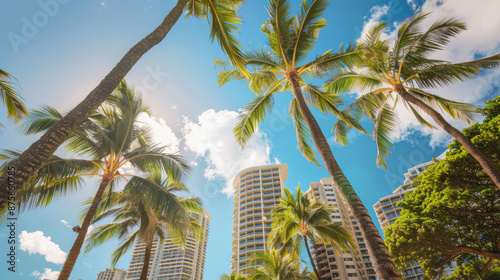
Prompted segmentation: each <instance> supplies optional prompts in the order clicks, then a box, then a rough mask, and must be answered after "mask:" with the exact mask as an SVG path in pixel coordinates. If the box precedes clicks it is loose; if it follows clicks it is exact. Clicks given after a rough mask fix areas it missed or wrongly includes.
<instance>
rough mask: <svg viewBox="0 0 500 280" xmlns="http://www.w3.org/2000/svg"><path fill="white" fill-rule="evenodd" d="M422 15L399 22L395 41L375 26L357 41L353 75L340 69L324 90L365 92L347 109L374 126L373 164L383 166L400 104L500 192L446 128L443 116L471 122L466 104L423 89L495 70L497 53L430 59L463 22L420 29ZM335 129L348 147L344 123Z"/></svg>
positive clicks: (496, 178)
mask: <svg viewBox="0 0 500 280" xmlns="http://www.w3.org/2000/svg"><path fill="white" fill-rule="evenodd" d="M426 16H427V14H420V15H418V16H416V17H414V18H413V19H411V20H409V21H406V22H404V23H403V24H402V25H401V27H400V28H399V30H398V34H397V37H396V39H395V41H394V42H389V41H387V40H382V39H381V38H380V36H381V35H382V34H383V32H384V31H385V30H386V28H387V23H385V22H382V23H380V24H378V25H376V26H375V27H374V28H373V29H371V31H370V32H368V33H367V35H366V36H365V38H363V41H362V42H361V43H360V49H361V50H362V57H363V59H361V60H359V64H357V65H356V66H357V68H356V71H345V72H343V73H339V74H337V75H335V76H333V77H332V78H331V79H329V80H328V81H327V82H326V84H325V90H327V91H329V92H331V93H337V94H339V93H341V92H344V91H350V92H353V91H358V92H360V93H364V95H362V96H361V97H360V98H358V99H357V100H356V101H355V102H353V103H352V104H351V105H350V106H349V107H348V108H347V110H346V112H349V113H350V114H353V115H358V116H361V115H362V114H364V115H366V116H368V117H369V118H370V119H371V120H372V121H373V122H374V123H375V127H374V130H373V138H374V140H375V141H376V143H377V148H378V156H377V164H378V165H381V166H384V167H387V163H386V157H387V156H388V155H389V149H390V148H392V145H391V139H390V136H389V135H390V132H391V130H393V129H394V128H395V122H396V118H397V117H396V114H395V112H394V108H395V106H393V105H395V103H397V102H398V101H401V102H402V103H403V104H404V105H405V107H406V108H407V109H408V110H410V111H411V113H412V114H413V115H414V116H415V117H416V119H417V120H418V121H419V122H420V123H421V124H422V125H425V126H427V127H430V128H434V129H437V128H436V127H434V126H433V125H432V124H430V123H429V122H427V121H426V120H425V119H424V118H423V117H422V116H421V115H420V113H419V112H420V111H423V112H424V113H426V114H427V115H428V116H430V117H431V118H432V119H433V120H434V121H435V122H436V123H437V124H438V125H439V126H440V127H441V128H442V129H444V130H445V131H446V132H448V133H449V134H450V135H451V136H453V137H454V138H455V139H457V141H459V142H460V143H461V144H462V145H463V146H464V147H465V148H466V149H467V151H468V152H469V153H470V154H471V155H472V156H473V157H474V158H475V159H476V160H477V161H478V162H479V163H480V164H481V166H482V167H483V169H484V170H485V171H486V173H487V174H488V175H489V176H490V178H491V179H492V180H493V182H494V183H495V184H496V185H497V187H499V188H500V170H499V169H498V161H497V164H495V163H494V162H493V161H492V160H491V159H489V158H488V157H486V155H485V154H484V153H483V152H482V151H481V150H479V149H478V148H477V147H476V146H475V145H474V144H473V143H472V142H471V141H470V139H468V138H467V137H466V136H464V135H463V134H462V132H461V131H460V130H458V129H456V128H454V127H453V126H451V125H450V124H449V123H448V122H447V121H446V120H445V119H444V118H443V113H447V114H448V115H450V116H451V117H453V118H454V119H461V120H465V121H467V122H469V123H470V121H471V117H472V115H473V113H474V108H472V107H471V106H469V105H468V104H464V103H460V102H456V101H453V100H448V99H445V98H443V97H441V96H439V95H436V94H432V93H430V92H429V91H428V90H429V89H435V88H439V87H442V86H445V85H450V84H452V83H453V82H456V81H464V80H467V79H470V78H473V77H475V76H477V75H478V74H479V73H480V72H481V70H482V69H485V68H496V67H498V66H499V61H500V55H495V56H492V57H488V58H484V59H480V60H475V61H470V62H464V63H450V62H448V61H443V60H437V59H433V58H431V57H430V56H431V55H432V54H434V52H436V51H438V50H442V49H443V48H444V47H445V46H446V45H447V44H448V42H449V41H450V39H452V38H453V37H454V36H456V35H458V34H459V33H460V32H461V31H462V30H464V29H465V24H464V23H463V22H461V21H459V20H457V19H454V18H447V19H441V20H438V21H436V22H434V24H432V25H431V26H430V27H429V28H428V29H427V30H422V29H421V24H422V21H423V20H424V19H425V18H426ZM335 128H336V130H337V132H338V134H339V136H336V139H337V140H338V141H339V142H341V143H343V144H347V139H345V137H341V136H340V135H342V134H343V135H345V132H346V130H347V129H348V128H349V124H345V123H344V122H343V121H342V120H340V121H339V122H338V123H337V124H336V125H335Z"/></svg>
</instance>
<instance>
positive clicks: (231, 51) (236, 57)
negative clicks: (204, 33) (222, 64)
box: [186, 0, 248, 77]
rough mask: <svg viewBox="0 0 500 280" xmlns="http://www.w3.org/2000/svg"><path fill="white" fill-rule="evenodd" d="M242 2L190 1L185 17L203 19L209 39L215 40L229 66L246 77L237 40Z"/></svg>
mask: <svg viewBox="0 0 500 280" xmlns="http://www.w3.org/2000/svg"><path fill="white" fill-rule="evenodd" d="M242 2H244V0H229V1H227V0H190V1H189V2H188V3H187V5H186V10H187V14H186V17H191V16H193V17H197V18H205V19H206V20H207V21H208V24H209V25H210V39H211V40H212V42H213V41H214V40H215V39H217V42H218V43H219V45H220V47H221V49H222V50H223V51H224V52H225V53H226V55H227V56H228V58H229V60H230V61H231V64H232V65H233V66H234V67H235V68H237V69H238V70H239V71H240V72H241V73H242V74H243V75H244V76H247V77H248V71H247V70H246V69H245V67H244V64H245V60H244V57H243V53H242V52H241V50H240V48H241V45H240V43H239V42H238V40H237V38H236V37H237V33H238V31H239V30H240V28H239V27H238V26H239V25H241V24H242V19H241V17H240V16H239V15H238V13H237V10H238V8H239V7H240V5H241V3H242Z"/></svg>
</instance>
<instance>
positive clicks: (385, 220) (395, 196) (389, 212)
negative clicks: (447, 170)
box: [373, 153, 445, 280]
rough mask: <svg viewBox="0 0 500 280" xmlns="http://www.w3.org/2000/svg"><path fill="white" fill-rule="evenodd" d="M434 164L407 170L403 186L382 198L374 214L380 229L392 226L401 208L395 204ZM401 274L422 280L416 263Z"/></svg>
mask: <svg viewBox="0 0 500 280" xmlns="http://www.w3.org/2000/svg"><path fill="white" fill-rule="evenodd" d="M444 156H445V154H444V153H443V154H442V155H440V156H439V157H438V159H442V158H444ZM432 164H434V162H433V161H429V162H426V163H422V164H419V165H416V166H414V167H412V168H410V169H408V173H406V174H405V178H406V179H405V181H404V183H403V185H401V186H399V187H398V188H397V189H396V190H395V191H394V192H393V193H392V194H391V195H388V196H384V197H382V198H381V199H379V201H378V202H377V203H375V205H373V209H375V213H376V214H377V219H378V222H379V223H380V226H381V227H382V229H385V228H386V227H388V226H390V225H392V224H393V223H394V221H396V219H397V218H398V217H399V216H400V215H401V214H400V212H401V207H398V206H396V205H397V203H398V202H399V201H401V200H404V199H405V196H406V194H408V193H410V192H412V191H413V190H414V189H415V188H412V187H411V183H412V182H413V180H414V179H415V178H416V177H417V176H418V175H420V174H421V173H422V172H424V171H425V170H426V169H427V168H428V167H429V166H430V165H432ZM402 274H403V275H404V276H405V277H406V279H408V280H415V279H418V280H422V279H424V272H423V271H422V268H421V267H420V265H419V264H418V263H413V264H412V265H411V266H410V267H407V268H406V269H405V270H404V271H402Z"/></svg>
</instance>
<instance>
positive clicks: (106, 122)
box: [10, 82, 189, 280]
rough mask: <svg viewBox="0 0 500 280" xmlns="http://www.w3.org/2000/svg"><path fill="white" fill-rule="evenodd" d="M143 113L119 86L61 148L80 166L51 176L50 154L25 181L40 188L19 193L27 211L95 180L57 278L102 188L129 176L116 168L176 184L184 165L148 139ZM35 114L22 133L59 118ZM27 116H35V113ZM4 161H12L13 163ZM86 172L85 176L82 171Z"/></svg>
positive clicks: (75, 251) (71, 259)
mask: <svg viewBox="0 0 500 280" xmlns="http://www.w3.org/2000/svg"><path fill="white" fill-rule="evenodd" d="M147 112H148V108H147V107H146V106H145V105H143V103H142V99H141V98H140V97H139V96H137V95H135V94H134V91H133V90H132V89H131V88H129V87H128V86H127V84H126V83H125V82H122V83H121V84H120V85H119V87H118V88H117V89H116V91H114V93H113V95H111V96H110V97H109V99H108V100H107V102H106V103H105V104H104V105H103V106H101V107H99V109H98V110H97V112H96V114H94V115H93V116H92V120H91V121H87V122H85V123H84V124H83V125H82V126H80V127H79V129H78V130H76V131H73V132H72V134H71V138H70V139H69V141H68V144H67V145H66V148H67V150H68V151H69V152H72V153H75V154H76V155H79V156H84V157H87V159H81V160H68V164H70V165H69V166H70V167H71V166H72V165H76V166H80V165H81V166H82V168H80V169H78V168H74V169H71V168H67V170H68V174H61V173H62V171H60V172H54V173H53V174H51V173H50V171H51V170H52V169H54V168H55V167H54V166H53V164H60V165H65V164H66V162H65V161H63V160H60V161H57V160H58V158H55V157H54V156H52V158H54V160H53V161H49V162H46V163H45V164H44V165H43V166H42V167H43V168H42V169H40V171H39V172H38V173H37V176H35V177H34V178H36V179H35V180H33V179H30V180H31V181H30V182H34V183H40V182H41V183H42V184H41V185H36V184H31V185H27V187H28V188H26V189H23V190H21V191H20V192H19V197H18V198H19V199H20V203H23V204H24V205H27V206H28V207H39V206H46V205H48V204H49V203H50V201H51V200H52V198H53V197H54V195H56V196H60V195H64V194H66V193H68V192H71V191H74V190H76V189H77V188H78V184H77V183H78V182H79V181H78V178H81V177H82V176H98V177H100V178H101V181H100V184H99V188H98V190H97V192H96V194H95V196H94V198H93V200H92V204H91V205H90V207H89V210H88V212H87V215H86V216H85V219H84V221H83V223H82V225H81V227H79V230H77V232H78V236H77V238H76V240H75V242H74V244H73V246H72V247H71V250H70V252H69V254H68V257H67V258H66V261H65V263H64V266H63V269H62V271H61V274H60V275H59V278H58V279H59V280H61V279H68V277H69V275H70V274H71V271H72V270H73V267H74V265H75V263H76V260H77V258H78V255H79V254H80V250H81V247H82V245H83V242H84V240H85V235H86V234H87V230H88V227H89V225H90V223H91V221H92V219H93V217H94V214H95V213H96V211H97V206H98V205H99V203H100V201H101V199H102V197H103V194H104V192H105V191H106V190H108V191H109V192H112V190H113V187H114V186H115V185H116V184H117V183H118V181H119V180H120V179H122V178H130V177H134V176H135V175H134V174H125V173H123V172H122V171H121V169H122V168H123V167H124V166H126V165H130V166H131V168H132V169H134V170H135V171H139V172H160V171H164V172H166V173H167V175H168V177H169V178H170V179H171V180H173V181H176V182H179V181H180V180H181V177H182V175H183V173H185V172H187V171H188V170H189V166H188V165H187V163H186V161H185V160H184V159H183V158H182V157H181V156H180V155H174V154H169V153H166V152H165V151H164V150H165V147H160V146H158V145H155V144H154V143H152V142H151V141H150V138H151V135H150V129H149V128H148V127H146V126H141V125H139V124H138V122H137V118H138V116H139V115H140V114H143V113H147ZM38 113H39V114H41V115H42V116H41V118H40V119H35V118H31V119H29V120H28V122H27V123H26V125H25V127H24V131H25V132H27V133H35V132H39V131H44V130H46V129H49V128H50V127H51V126H52V125H54V124H55V123H58V122H57V118H58V117H60V116H61V114H59V113H58V112H57V111H55V110H53V109H52V110H40V111H38ZM33 115H34V116H35V117H36V116H37V114H33ZM10 161H11V162H12V161H15V159H11V160H10ZM55 166H57V165H55ZM90 166H92V167H90ZM64 170H66V169H64ZM88 170H90V171H91V172H90V173H89V172H85V171H88ZM76 172H82V173H81V174H77V173H76ZM37 177H40V178H41V179H39V178H37ZM52 180H53V181H52Z"/></svg>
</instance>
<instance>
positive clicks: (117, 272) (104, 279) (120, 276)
mask: <svg viewBox="0 0 500 280" xmlns="http://www.w3.org/2000/svg"><path fill="white" fill-rule="evenodd" d="M126 277H127V271H126V270H124V269H119V268H106V270H104V271H101V272H99V274H97V280H125V278H126Z"/></svg>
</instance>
